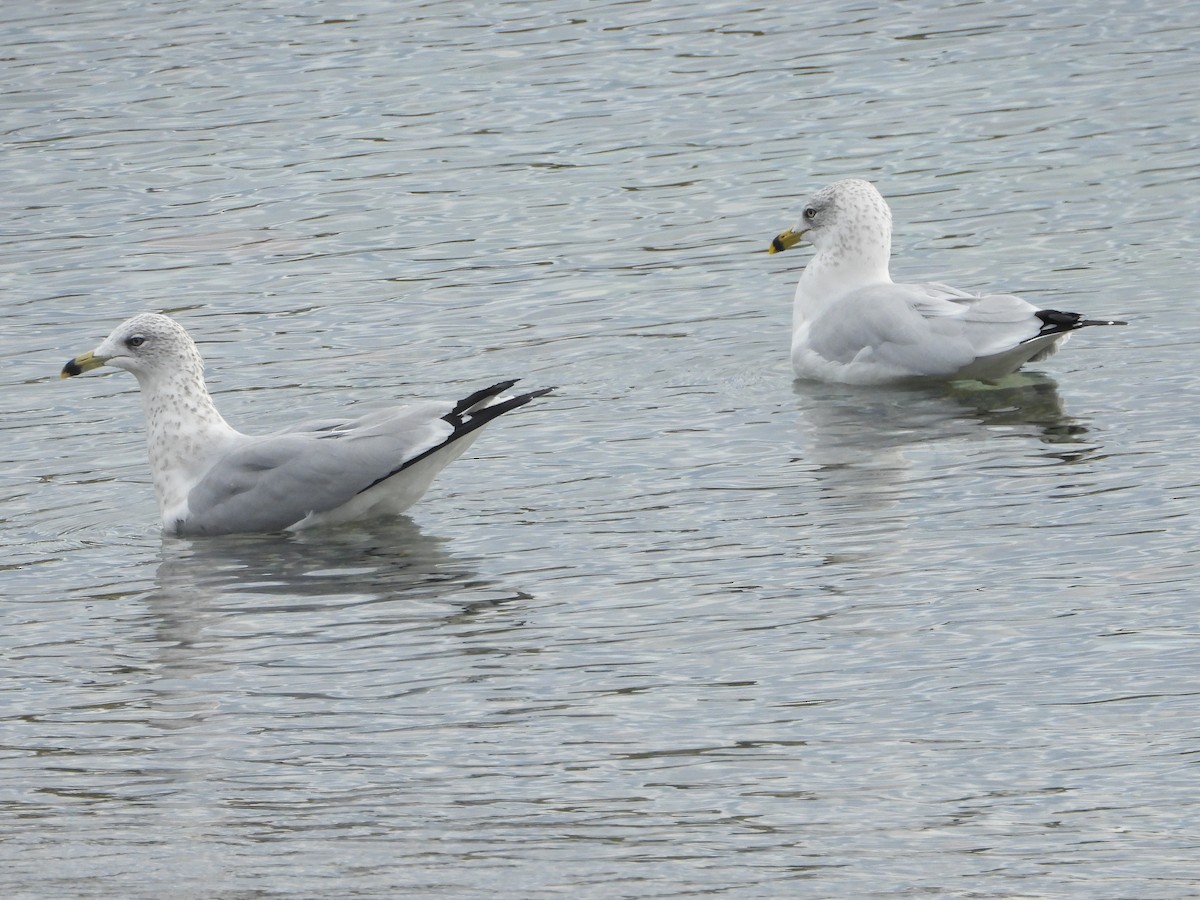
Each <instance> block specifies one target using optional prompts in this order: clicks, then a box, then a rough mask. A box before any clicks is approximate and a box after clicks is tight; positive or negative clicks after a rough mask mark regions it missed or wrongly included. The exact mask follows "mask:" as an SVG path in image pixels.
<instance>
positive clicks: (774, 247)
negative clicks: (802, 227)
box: [767, 228, 804, 253]
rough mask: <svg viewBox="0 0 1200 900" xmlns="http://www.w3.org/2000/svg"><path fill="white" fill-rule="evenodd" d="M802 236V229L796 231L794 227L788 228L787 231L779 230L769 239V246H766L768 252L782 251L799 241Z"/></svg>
mask: <svg viewBox="0 0 1200 900" xmlns="http://www.w3.org/2000/svg"><path fill="white" fill-rule="evenodd" d="M802 237H804V232H803V231H797V230H796V229H795V228H789V229H788V230H787V231H781V232H779V234H777V235H775V238H774V240H772V241H771V246H770V247H768V248H767V252H768V253H782V252H783V251H784V250H790V249H791V248H792V247H795V246H796V245H797V244H798V243H800V239H801V238H802Z"/></svg>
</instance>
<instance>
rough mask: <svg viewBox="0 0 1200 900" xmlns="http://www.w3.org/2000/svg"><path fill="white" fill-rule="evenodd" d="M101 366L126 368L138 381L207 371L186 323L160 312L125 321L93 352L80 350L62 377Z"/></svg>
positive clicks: (191, 374)
mask: <svg viewBox="0 0 1200 900" xmlns="http://www.w3.org/2000/svg"><path fill="white" fill-rule="evenodd" d="M99 366H114V367H115V368H118V369H124V370H125V371H127V372H132V373H133V374H134V375H136V376H137V377H138V380H139V381H142V380H144V379H150V380H163V379H170V378H172V376H178V375H183V376H184V377H185V378H197V377H200V378H202V377H203V372H204V362H203V360H202V359H201V358H200V351H198V350H197V349H196V345H195V344H194V343H193V342H192V339H191V338H190V337H188V333H187V332H186V331H184V329H183V326H182V325H180V324H178V323H177V322H175V321H174V320H173V319H169V318H167V317H166V316H161V315H159V314H157V313H142V314H141V315H137V316H134V317H133V318H132V319H127V320H126V321H124V322H122V323H121V324H120V325H118V326H117V327H116V328H115V329H114V330H113V332H112V334H110V335H109V336H108V337H107V338H105V340H104V342H103V343H102V344H101V345H100V346H99V347H97V348H96V349H95V350H93V351H92V352H91V353H84V354H81V355H79V356H77V357H75V358H74V359H72V360H70V361H69V362H68V363H67V364H66V365H65V366H63V370H62V377H63V378H68V377H70V376H72V375H79V374H81V373H83V372H87V371H90V370H91V369H95V368H98V367H99Z"/></svg>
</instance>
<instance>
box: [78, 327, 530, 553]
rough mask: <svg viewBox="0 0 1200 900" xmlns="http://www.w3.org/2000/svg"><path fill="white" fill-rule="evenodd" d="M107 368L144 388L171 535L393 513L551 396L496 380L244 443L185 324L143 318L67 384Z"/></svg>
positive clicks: (82, 359)
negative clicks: (494, 432) (510, 416)
mask: <svg viewBox="0 0 1200 900" xmlns="http://www.w3.org/2000/svg"><path fill="white" fill-rule="evenodd" d="M104 365H108V366H113V367H115V368H118V369H124V370H125V371H127V372H132V373H133V374H134V376H135V377H136V378H137V380H138V386H139V387H140V389H141V395H142V406H143V408H144V410H145V414H146V431H147V444H148V446H149V451H150V468H151V471H152V473H153V476H154V489H155V493H156V495H157V497H158V506H159V511H160V513H161V514H162V521H163V529H164V531H166V532H167V533H169V534H176V535H215V534H239V533H246V532H273V531H285V530H299V529H303V528H309V527H312V526H315V525H332V524H339V523H343V522H350V521H354V520H359V519H368V518H375V517H379V516H388V515H395V514H398V513H400V512H402V511H403V510H405V509H407V508H408V507H409V506H411V505H412V504H413V503H415V502H416V501H417V500H418V499H420V497H421V495H422V494H424V493H425V491H426V490H427V489H428V487H429V485H430V484H431V483H432V481H433V479H434V477H435V476H436V475H437V474H438V472H440V471H441V470H442V469H443V468H445V467H446V466H447V465H448V464H449V463H451V462H453V461H454V460H455V459H457V458H458V457H459V456H460V455H461V454H462V453H463V451H464V450H466V449H467V447H469V446H470V445H471V443H472V442H473V441H474V440H475V438H476V437H478V436H479V432H480V429H482V428H483V426H485V425H487V424H488V423H489V422H491V421H492V420H493V419H495V418H497V417H499V416H502V415H504V414H505V413H507V412H510V411H512V410H514V409H516V408H517V407H519V406H524V405H525V404H526V403H528V402H529V401H530V400H533V399H534V398H535V397H541V396H542V395H544V394H547V393H549V392H550V391H551V390H553V389H552V388H543V389H542V390H537V391H530V392H529V393H525V394H517V395H515V396H504V392H505V391H506V390H508V389H509V388H511V387H512V386H513V385H514V384H515V383H516V381H515V380H512V381H502V382H500V383H498V384H494V385H492V386H491V387H487V388H484V389H483V390H479V391H476V392H475V393H473V394H470V395H469V396H467V397H464V398H463V399H462V400H459V401H458V402H456V403H455V402H443V401H428V402H423V403H417V404H414V405H412V406H400V407H392V408H388V409H383V410H380V411H377V412H373V413H370V414H368V415H364V416H359V417H352V418H351V417H346V418H327V419H317V420H314V421H309V422H304V423H302V424H300V425H297V426H295V427H292V428H288V429H284V430H282V431H276V432H273V433H270V434H264V435H248V434H242V433H241V432H240V431H237V430H236V429H234V428H233V427H232V426H231V425H229V423H227V422H226V421H225V419H224V418H223V417H222V416H221V414H220V413H219V412H217V408H216V405H215V404H214V403H213V400H212V397H211V396H210V395H209V393H208V388H207V387H206V386H205V383H204V362H203V360H202V359H201V356H200V352H199V351H198V350H197V349H196V345H195V343H194V342H193V341H192V339H191V337H190V336H189V335H188V333H187V331H185V330H184V328H183V326H182V325H180V324H179V323H178V322H176V321H175V320H173V319H171V318H168V317H167V316H163V315H158V314H157V313H143V314H141V315H137V316H134V317H133V318H131V319H129V320H127V321H125V322H123V323H122V324H120V325H118V326H117V328H116V329H115V330H114V331H113V332H112V334H110V335H109V336H108V337H107V338H106V339H105V340H104V342H103V343H101V344H100V346H99V347H97V348H96V349H95V350H93V351H91V352H90V353H84V354H81V355H80V356H76V357H75V358H74V359H72V360H70V361H69V362H68V363H67V364H66V365H65V366H64V367H63V370H62V377H63V378H69V377H71V376H72V375H79V374H82V373H83V372H87V371H90V370H92V369H96V368H99V367H100V366H104Z"/></svg>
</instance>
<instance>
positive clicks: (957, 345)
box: [808, 284, 1042, 376]
mask: <svg viewBox="0 0 1200 900" xmlns="http://www.w3.org/2000/svg"><path fill="white" fill-rule="evenodd" d="M1036 311H1037V308H1036V307H1034V306H1033V305H1031V304H1029V303H1027V302H1025V301H1024V300H1022V299H1021V298H1019V297H1014V296H1012V295H1010V294H990V295H986V296H975V295H973V294H968V293H966V292H965V291H960V290H958V289H956V288H952V287H949V286H948V285H943V284H885V285H874V286H872V287H867V288H862V289H860V290H857V291H853V292H851V293H850V294H848V295H847V296H846V297H844V298H843V299H842V300H840V301H838V303H837V304H836V305H835V306H834V307H833V309H832V310H831V313H832V314H827V315H824V316H820V317H818V318H817V319H816V320H815V321H814V322H813V324H812V327H811V329H810V331H809V336H808V341H809V345H810V346H811V347H812V349H813V350H814V351H815V352H817V353H819V354H821V356H823V357H825V358H826V359H830V360H834V361H836V362H840V363H844V364H847V365H848V364H850V363H852V362H863V363H867V362H870V363H874V364H877V365H881V366H887V367H889V368H893V369H895V370H896V371H897V372H898V373H905V374H908V375H913V376H922V375H948V374H951V373H953V372H957V371H959V370H960V369H962V368H964V367H965V366H968V365H970V364H971V363H972V362H974V361H975V360H976V359H978V358H980V357H986V356H992V355H994V354H997V353H1002V352H1005V351H1007V350H1011V349H1012V348H1013V347H1015V346H1017V345H1018V344H1020V343H1022V342H1023V341H1027V340H1029V339H1030V338H1033V337H1036V336H1037V334H1038V332H1039V328H1040V326H1041V324H1042V323H1041V321H1040V320H1039V319H1037V317H1036V316H1035V315H1034V314H1035V313H1036Z"/></svg>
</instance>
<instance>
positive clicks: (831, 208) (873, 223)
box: [797, 178, 892, 250]
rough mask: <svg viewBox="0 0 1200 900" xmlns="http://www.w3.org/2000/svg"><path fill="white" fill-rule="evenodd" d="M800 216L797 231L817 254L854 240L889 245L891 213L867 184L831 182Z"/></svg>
mask: <svg viewBox="0 0 1200 900" xmlns="http://www.w3.org/2000/svg"><path fill="white" fill-rule="evenodd" d="M801 215H802V219H801V224H800V225H799V226H797V230H803V232H804V236H805V237H806V238H808V240H809V241H810V242H811V243H812V244H813V246H815V247H816V248H817V249H818V250H821V249H824V248H825V247H832V246H834V245H835V244H839V243H840V244H845V243H847V242H850V243H853V242H855V241H856V240H857V239H865V240H867V241H869V242H870V243H872V244H878V243H880V242H883V241H886V242H887V244H888V245H889V246H890V244H891V239H892V211H891V210H890V209H889V208H888V205H887V201H886V200H884V199H883V197H882V196H881V195H880V193H879V191H877V190H876V189H875V186H874V185H873V184H871V183H870V182H869V181H863V180H861V179H858V178H847V179H845V180H844V181H835V182H834V183H833V184H830V185H827V186H826V187H823V188H821V190H819V191H817V192H816V193H815V194H813V195H812V196H811V197H810V198H809V199H808V202H807V203H805V204H804V211H803V212H802V214H801Z"/></svg>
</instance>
